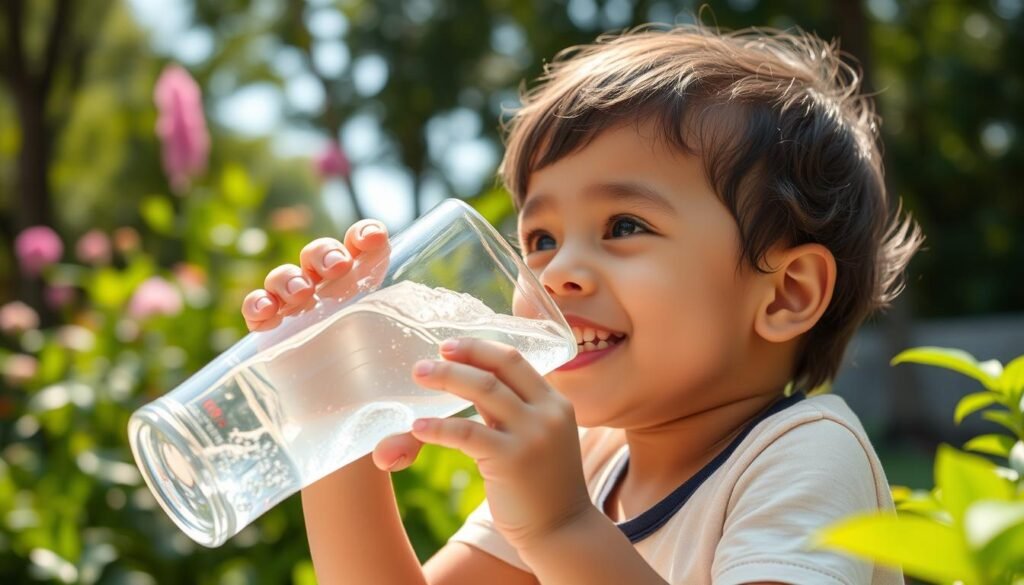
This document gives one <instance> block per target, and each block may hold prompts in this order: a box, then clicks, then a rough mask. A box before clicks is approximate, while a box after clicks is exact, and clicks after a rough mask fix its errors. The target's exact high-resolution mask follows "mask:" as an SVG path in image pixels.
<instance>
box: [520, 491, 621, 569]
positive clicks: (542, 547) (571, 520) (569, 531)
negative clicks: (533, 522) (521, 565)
mask: <svg viewBox="0 0 1024 585" xmlns="http://www.w3.org/2000/svg"><path fill="white" fill-rule="evenodd" d="M602 521H603V522H609V521H608V519H607V518H606V517H605V516H604V514H602V513H601V512H600V511H599V510H598V509H597V508H596V507H595V506H594V505H593V504H591V503H589V502H588V504H587V505H586V506H581V507H580V509H578V510H575V511H574V512H572V513H571V514H567V515H566V516H565V517H563V518H561V519H559V521H557V522H554V523H552V524H551V525H550V526H548V527H547V528H546V529H544V530H538V531H536V532H534V533H532V534H530V535H529V536H528V537H527V538H523V539H520V540H517V541H516V542H515V543H513V545H514V546H515V548H516V550H517V552H518V553H519V556H520V557H521V558H522V559H523V561H525V562H526V563H527V564H529V563H530V561H529V558H530V557H536V556H539V555H540V556H542V555H550V554H552V553H555V551H559V550H562V549H563V548H564V547H565V546H567V545H570V546H571V545H572V543H574V542H578V539H579V538H581V537H584V536H585V535H587V534H588V533H590V532H591V531H592V530H593V529H594V527H595V526H597V525H599V523H600V522H602ZM556 554H557V553H556ZM563 558H564V557H563Z"/></svg>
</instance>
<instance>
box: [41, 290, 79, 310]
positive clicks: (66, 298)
mask: <svg viewBox="0 0 1024 585" xmlns="http://www.w3.org/2000/svg"><path fill="white" fill-rule="evenodd" d="M43 297H44V298H45V299H46V304H48V305H49V306H50V307H52V308H54V309H60V308H62V307H64V306H66V305H68V304H69V303H71V302H72V301H74V300H75V287H73V286H69V285H66V284H56V285H53V286H48V287H46V290H44V291H43Z"/></svg>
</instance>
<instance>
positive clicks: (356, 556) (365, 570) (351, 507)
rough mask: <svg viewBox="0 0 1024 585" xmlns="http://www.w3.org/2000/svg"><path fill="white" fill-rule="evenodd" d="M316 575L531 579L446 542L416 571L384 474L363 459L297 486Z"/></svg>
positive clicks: (390, 579)
mask: <svg viewBox="0 0 1024 585" xmlns="http://www.w3.org/2000/svg"><path fill="white" fill-rule="evenodd" d="M302 512H303V515H304V516H305V519H306V534H307V538H308V539H309V549H310V553H311V555H312V557H313V567H314V568H315V569H316V576H317V580H318V581H319V582H320V583H321V584H322V585H333V584H335V583H345V584H348V583H353V584H361V583H368V584H373V585H380V584H387V583H395V584H401V585H426V584H427V583H428V582H429V583H430V584H431V585H475V584H477V583H480V579H481V577H482V576H486V577H487V582H488V583H489V584H490V585H537V580H536V579H535V578H534V577H533V575H531V574H529V573H527V572H525V571H521V570H520V569H518V568H516V567H513V566H512V565H510V564H508V563H506V562H504V561H502V560H500V559H498V558H496V557H493V556H491V555H489V554H487V553H485V552H483V551H481V550H479V549H477V548H474V547H472V546H469V545H466V544H463V543H458V542H455V543H451V544H449V545H447V546H445V547H444V548H442V549H441V550H440V551H438V553H437V554H436V555H434V556H433V557H432V558H431V559H430V560H429V561H427V563H426V565H424V567H423V568H422V569H421V568H420V564H419V560H418V559H417V558H416V554H415V553H414V552H413V550H412V545H411V544H410V543H409V539H408V537H407V536H406V533H405V529H404V528H403V526H402V522H401V519H400V517H399V515H398V507H397V506H396V505H395V493H394V489H393V488H392V486H391V478H390V477H389V474H388V473H387V472H385V471H380V470H379V469H377V467H376V466H375V465H374V464H373V461H372V459H371V458H370V456H366V457H363V458H362V459H359V460H357V461H355V462H353V463H352V464H350V465H348V466H346V467H343V468H341V469H340V470H339V471H337V472H335V473H333V474H331V475H328V476H326V477H324V478H323V479H321V480H320V481H318V482H316V483H314V484H312V485H310V486H307V487H306V488H305V489H303V490H302Z"/></svg>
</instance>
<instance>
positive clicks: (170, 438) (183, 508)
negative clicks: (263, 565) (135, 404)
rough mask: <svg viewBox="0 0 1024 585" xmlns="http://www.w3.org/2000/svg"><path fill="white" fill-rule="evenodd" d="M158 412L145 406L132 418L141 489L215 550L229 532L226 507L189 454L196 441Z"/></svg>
mask: <svg viewBox="0 0 1024 585" xmlns="http://www.w3.org/2000/svg"><path fill="white" fill-rule="evenodd" d="M162 410H163V409H161V408H159V407H157V405H156V404H150V405H148V406H146V407H144V408H143V409H141V410H140V411H139V412H137V413H135V414H134V415H133V416H132V418H131V420H130V421H129V423H128V435H129V441H130V443H131V448H132V454H133V455H134V457H135V461H136V463H137V465H138V467H139V469H140V470H141V471H142V476H143V478H145V480H146V485H148V486H149V489H150V491H151V492H153V495H154V496H155V497H156V501H157V502H158V503H159V504H160V507H161V508H163V510H164V512H166V513H167V515H168V516H170V518H171V520H173V521H174V523H175V524H176V525H177V526H178V528H180V529H181V530H182V531H183V532H184V533H185V534H186V535H188V537H189V538H191V539H192V540H194V541H196V542H197V543H199V544H201V545H203V546H206V547H215V546H219V545H221V544H223V543H224V541H225V540H227V538H228V537H230V536H231V535H232V534H233V530H232V527H233V525H234V522H233V521H232V518H231V515H230V514H229V513H228V507H227V506H226V505H225V502H224V499H223V496H222V495H221V494H220V493H219V492H218V491H217V489H216V484H215V483H214V480H213V474H212V473H211V472H210V470H209V469H208V468H207V466H206V464H205V463H204V461H203V460H202V459H201V458H199V457H197V456H196V455H194V453H197V452H199V444H198V442H197V441H196V440H195V439H194V438H192V439H190V438H189V433H187V432H186V431H185V429H184V428H179V427H180V425H179V424H175V423H174V422H173V421H172V420H171V416H172V415H170V413H164V412H161V411H162Z"/></svg>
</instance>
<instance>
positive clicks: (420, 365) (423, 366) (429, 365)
mask: <svg viewBox="0 0 1024 585" xmlns="http://www.w3.org/2000/svg"><path fill="white" fill-rule="evenodd" d="M412 371H413V372H415V373H416V375H417V376H425V375H427V374H429V373H430V372H433V371H434V362H432V361H429V360H420V361H418V362H416V365H415V366H414V367H413V369H412Z"/></svg>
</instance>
